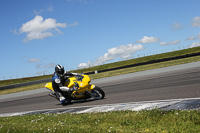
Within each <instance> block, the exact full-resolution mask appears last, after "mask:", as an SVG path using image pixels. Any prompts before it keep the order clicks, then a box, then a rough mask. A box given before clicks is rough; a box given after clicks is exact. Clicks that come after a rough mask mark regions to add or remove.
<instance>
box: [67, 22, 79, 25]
mask: <svg viewBox="0 0 200 133" xmlns="http://www.w3.org/2000/svg"><path fill="white" fill-rule="evenodd" d="M77 25H78V22H74V23H71V24H69V26H77Z"/></svg>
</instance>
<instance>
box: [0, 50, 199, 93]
mask: <svg viewBox="0 0 200 133" xmlns="http://www.w3.org/2000/svg"><path fill="white" fill-rule="evenodd" d="M199 55H200V52H198V53H192V54H186V55H181V56H176V57H170V58H164V59H157V60H151V61H147V62H141V63H135V64H131V65H126V66H121V67H115V68H109V69H104V70H99V71H94V72H88V73H84V74H87V75H89V74H96V73H102V72H108V71H113V70H119V69H124V68H130V67H136V66H142V65H148V64H154V63H159V62H165V61H172V60H177V59H183V58H188V57H194V56H199ZM50 81H51V79H43V80H37V81H31V82H26V83H20V84H14V85H7V86H2V87H0V90H5V89H13V88H17V87H23V86H28V85H34V84H39V83H45V82H50Z"/></svg>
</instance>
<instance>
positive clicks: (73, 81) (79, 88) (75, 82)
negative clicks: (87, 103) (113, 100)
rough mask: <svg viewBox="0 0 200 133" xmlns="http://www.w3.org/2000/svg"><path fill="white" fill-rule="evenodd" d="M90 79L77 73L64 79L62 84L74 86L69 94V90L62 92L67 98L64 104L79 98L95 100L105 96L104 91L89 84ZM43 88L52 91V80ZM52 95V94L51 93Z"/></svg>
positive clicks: (69, 86)
mask: <svg viewBox="0 0 200 133" xmlns="http://www.w3.org/2000/svg"><path fill="white" fill-rule="evenodd" d="M90 82H91V80H90V77H89V76H88V75H83V74H78V75H76V76H73V77H70V78H68V79H67V80H66V81H65V84H64V86H66V87H68V88H73V87H76V90H75V91H73V92H72V93H71V94H70V95H69V92H63V96H64V97H65V98H66V99H67V101H66V104H69V103H70V102H71V100H80V99H88V98H94V99H96V100H99V99H103V98H104V97H105V93H104V91H103V90H102V89H101V88H100V87H98V86H95V85H94V84H90ZM45 88H47V89H48V90H50V91H52V92H53V93H55V92H54V90H53V87H52V82H49V83H47V84H46V85H45ZM51 96H52V95H51Z"/></svg>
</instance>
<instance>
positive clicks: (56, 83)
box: [50, 64, 77, 104]
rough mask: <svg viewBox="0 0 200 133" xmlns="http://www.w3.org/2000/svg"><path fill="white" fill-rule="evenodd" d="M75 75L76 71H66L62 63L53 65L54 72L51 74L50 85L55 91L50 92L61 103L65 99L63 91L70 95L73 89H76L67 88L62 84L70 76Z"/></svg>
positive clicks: (74, 88)
mask: <svg viewBox="0 0 200 133" xmlns="http://www.w3.org/2000/svg"><path fill="white" fill-rule="evenodd" d="M75 75H77V74H76V73H70V72H66V71H65V69H64V67H63V66H62V65H59V64H58V65H56V66H55V72H54V74H53V76H52V87H53V89H54V91H55V93H54V94H52V93H50V95H51V96H53V97H56V98H57V99H58V100H59V101H60V103H61V104H65V102H66V99H65V97H64V96H63V91H65V92H68V94H69V95H70V94H71V93H72V92H73V91H75V90H76V87H73V88H68V87H66V86H64V84H65V81H66V80H67V79H68V78H69V77H72V76H75Z"/></svg>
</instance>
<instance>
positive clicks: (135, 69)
mask: <svg viewBox="0 0 200 133" xmlns="http://www.w3.org/2000/svg"><path fill="white" fill-rule="evenodd" d="M197 61H200V56H195V57H190V58H185V59H179V60H173V61H166V62H161V63H155V64H149V65H143V66H137V67H132V68H125V69H120V70H115V71H109V72H104V73H98V74H91V75H89V76H90V78H91V79H99V78H104V77H111V76H116V75H121V74H127V73H133V72H139V71H145V70H151V69H156V68H162V67H168V66H174V65H180V64H185V63H191V62H197ZM45 84H46V83H42V84H37V85H31V86H25V87H19V88H14V89H8V90H0V95H3V94H9V93H15V92H21V91H27V90H33V89H38V88H44V86H45Z"/></svg>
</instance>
